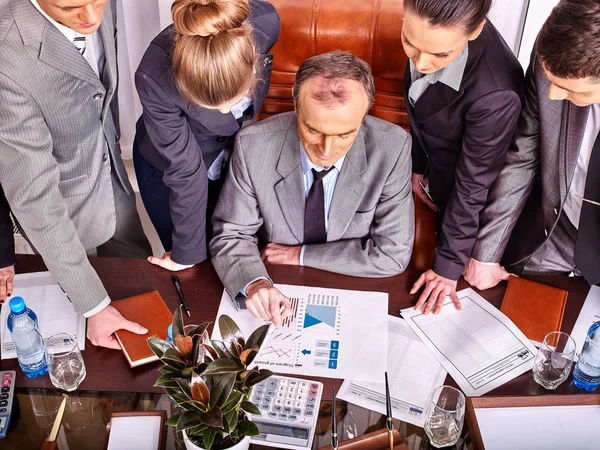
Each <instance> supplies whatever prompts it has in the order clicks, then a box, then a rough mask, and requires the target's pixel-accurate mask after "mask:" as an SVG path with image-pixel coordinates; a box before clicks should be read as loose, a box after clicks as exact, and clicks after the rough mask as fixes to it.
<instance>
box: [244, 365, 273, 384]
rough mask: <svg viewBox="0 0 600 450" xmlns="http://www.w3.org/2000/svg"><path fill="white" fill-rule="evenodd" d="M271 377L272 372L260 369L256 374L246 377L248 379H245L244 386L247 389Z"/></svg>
mask: <svg viewBox="0 0 600 450" xmlns="http://www.w3.org/2000/svg"><path fill="white" fill-rule="evenodd" d="M271 375H273V372H271V371H270V370H267V369H260V370H259V371H258V372H254V373H251V374H250V375H248V378H246V382H245V383H244V384H245V385H246V386H248V387H250V386H254V385H255V384H257V383H260V382H261V381H263V380H266V379H267V378H269V377H270V376H271Z"/></svg>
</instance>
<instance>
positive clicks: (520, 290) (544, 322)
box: [500, 277, 569, 342]
mask: <svg viewBox="0 0 600 450" xmlns="http://www.w3.org/2000/svg"><path fill="white" fill-rule="evenodd" d="M568 295H569V293H568V292H567V291H563V290H562V289H557V288H553V287H550V286H546V285H545V284H540V283H536V282H534V281H530V280H525V279H524V278H517V277H510V279H509V280H508V287H507V288H506V292H505V293H504V299H503V300H502V306H501V307H500V311H502V312H503V313H504V314H505V315H506V316H507V317H508V318H509V319H510V320H512V321H513V322H514V324H515V325H516V326H517V327H518V328H519V329H520V330H521V331H522V332H523V334H524V335H525V336H527V338H528V339H530V340H532V341H536V342H543V341H544V337H545V336H546V334H548V333H550V332H551V331H560V326H561V324H562V319H563V314H564V312H565V306H566V304H567V296H568Z"/></svg>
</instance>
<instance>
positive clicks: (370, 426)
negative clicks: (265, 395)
mask: <svg viewBox="0 0 600 450" xmlns="http://www.w3.org/2000/svg"><path fill="white" fill-rule="evenodd" d="M65 396H66V397H67V403H66V407H65V413H64V416H63V420H62V426H61V429H60V431H59V435H58V438H57V443H58V448H59V449H60V450H79V449H85V450H96V449H98V450H100V449H103V448H104V445H105V438H106V423H107V422H108V420H109V417H110V415H111V413H117V412H130V411H154V410H165V411H167V416H170V415H171V413H172V410H174V406H173V405H172V403H171V401H170V399H169V398H168V397H167V396H166V395H164V394H138V393H104V392H90V391H81V392H79V391H76V392H74V393H70V394H66V393H64V392H61V391H57V390H53V389H26V390H25V389H17V396H16V398H17V401H18V405H17V404H15V405H14V407H13V408H14V409H13V415H15V416H16V417H15V418H14V419H13V423H12V424H11V427H12V426H15V425H16V426H15V428H14V429H12V431H10V432H9V433H8V434H7V435H6V438H4V439H3V440H0V448H2V449H5V450H30V449H31V450H33V449H36V450H37V449H39V448H40V447H41V445H42V443H43V441H44V440H46V438H47V437H48V435H49V434H50V430H51V428H52V424H53V422H54V418H55V416H56V413H57V411H58V407H59V405H60V403H61V402H62V399H63V397H65ZM331 407H332V402H331V401H327V400H324V401H322V402H321V406H320V409H319V416H318V421H317V429H316V432H315V439H314V441H313V446H312V448H313V449H318V448H321V447H325V446H328V445H330V442H331V440H330V439H331V432H330V430H331ZM336 409H337V418H338V434H340V438H341V440H342V441H344V440H348V439H352V438H354V437H357V436H361V435H363V434H366V433H370V432H372V431H376V430H381V429H383V428H384V427H385V416H382V415H381V414H379V413H376V412H373V411H369V410H367V409H364V408H361V407H359V406H356V405H353V404H350V403H347V402H345V401H341V400H337V401H336ZM15 420H16V423H14V422H15ZM394 426H395V427H396V429H398V430H399V431H400V434H401V435H402V436H403V437H404V439H405V441H406V444H407V446H408V448H409V449H411V450H421V449H423V450H424V449H429V448H430V446H429V442H428V440H427V436H425V433H424V431H423V428H420V427H417V426H414V425H411V424H408V423H406V422H399V421H397V420H394ZM167 428H168V431H167V440H166V449H168V450H184V449H185V446H184V444H183V439H182V437H181V433H177V432H176V431H175V429H174V428H173V427H167ZM464 434H465V433H464V432H463V435H464ZM459 443H460V445H458V446H455V447H454V448H458V449H461V450H462V449H463V448H464V444H463V443H462V440H461V441H459ZM132 448H133V447H132ZM250 448H251V449H261V450H262V449H267V448H273V447H263V446H257V445H253V446H251V447H250Z"/></svg>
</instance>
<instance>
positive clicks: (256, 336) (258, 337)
mask: <svg viewBox="0 0 600 450" xmlns="http://www.w3.org/2000/svg"><path fill="white" fill-rule="evenodd" d="M268 330H269V325H263V326H261V327H258V328H257V329H256V330H254V332H253V333H252V334H251V335H250V337H249V338H248V340H247V341H246V348H250V347H254V346H255V345H256V346H257V347H258V348H260V346H261V344H262V343H263V341H264V340H265V336H266V335H267V331H268ZM251 362H252V361H249V362H248V364H250V363H251Z"/></svg>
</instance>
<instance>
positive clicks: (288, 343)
mask: <svg viewBox="0 0 600 450" xmlns="http://www.w3.org/2000/svg"><path fill="white" fill-rule="evenodd" d="M275 287H277V288H278V289H279V290H280V291H281V292H282V293H283V294H284V295H285V296H286V297H288V298H289V299H290V302H291V306H292V315H291V316H290V317H288V318H286V320H285V321H284V323H283V325H282V326H281V327H279V328H278V329H275V331H274V332H273V334H272V335H271V337H270V338H269V340H268V342H266V344H265V345H264V346H263V350H262V352H261V353H260V354H259V355H258V356H257V357H256V358H255V359H254V362H253V365H254V364H257V365H258V366H259V367H260V368H264V369H270V370H272V371H273V372H277V373H280V374H296V375H309V376H318V377H328V378H352V379H356V380H366V381H381V379H382V377H383V376H384V372H385V370H386V367H387V342H388V341H387V338H388V332H387V317H388V295H387V294H384V293H381V292H363V291H346V290H341V289H326V288H318V287H304V286H291V285H286V284H276V285H275ZM223 314H227V315H228V316H230V317H231V318H232V319H233V320H234V321H235V322H236V323H237V324H238V326H239V327H240V329H241V331H242V333H243V334H244V337H245V338H246V339H247V338H248V337H249V336H250V334H251V333H252V332H253V331H254V330H255V329H256V328H258V327H260V326H261V325H265V323H266V322H265V321H264V320H262V319H256V318H254V316H253V315H252V314H250V312H249V311H247V310H240V311H237V310H236V308H235V306H234V305H233V302H232V301H231V298H230V297H229V295H228V294H227V292H223V297H222V298H221V305H220V306H219V312H218V313H217V317H220V316H221V315H223ZM213 336H217V339H220V336H221V333H220V332H219V327H218V322H217V323H216V324H215V327H214V332H213Z"/></svg>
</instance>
